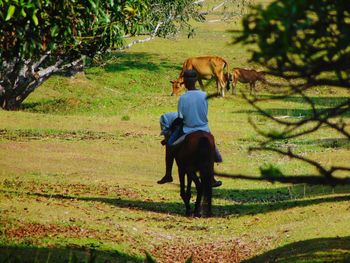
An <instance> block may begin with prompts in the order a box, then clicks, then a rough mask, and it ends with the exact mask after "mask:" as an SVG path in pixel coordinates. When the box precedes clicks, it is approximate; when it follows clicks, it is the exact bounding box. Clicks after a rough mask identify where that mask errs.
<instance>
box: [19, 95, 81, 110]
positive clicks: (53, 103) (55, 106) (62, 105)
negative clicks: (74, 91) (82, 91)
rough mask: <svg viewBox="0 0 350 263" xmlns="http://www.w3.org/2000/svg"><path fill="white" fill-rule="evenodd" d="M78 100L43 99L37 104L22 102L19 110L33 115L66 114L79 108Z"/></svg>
mask: <svg viewBox="0 0 350 263" xmlns="http://www.w3.org/2000/svg"><path fill="white" fill-rule="evenodd" d="M79 104H80V101H79V99H73V98H71V99H63V98H56V99H43V100H40V101H38V102H23V104H22V105H21V110H23V111H28V112H34V113H63V112H64V113H68V112H72V111H74V110H76V109H77V108H78V107H79Z"/></svg>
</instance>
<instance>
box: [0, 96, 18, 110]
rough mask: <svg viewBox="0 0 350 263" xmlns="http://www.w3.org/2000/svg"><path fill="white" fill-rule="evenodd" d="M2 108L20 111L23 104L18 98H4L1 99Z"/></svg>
mask: <svg viewBox="0 0 350 263" xmlns="http://www.w3.org/2000/svg"><path fill="white" fill-rule="evenodd" d="M0 102H1V108H3V109H4V110H19V109H20V107H21V104H22V102H21V101H18V100H17V98H11V97H10V98H5V97H4V98H2V99H0Z"/></svg>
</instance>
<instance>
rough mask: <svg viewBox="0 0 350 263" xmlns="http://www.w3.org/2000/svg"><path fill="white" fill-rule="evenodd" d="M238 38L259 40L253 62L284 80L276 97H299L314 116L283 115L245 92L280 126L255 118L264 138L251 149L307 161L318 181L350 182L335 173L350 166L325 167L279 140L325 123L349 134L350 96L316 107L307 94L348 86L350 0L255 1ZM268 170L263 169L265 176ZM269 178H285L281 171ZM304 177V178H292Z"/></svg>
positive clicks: (244, 41)
mask: <svg viewBox="0 0 350 263" xmlns="http://www.w3.org/2000/svg"><path fill="white" fill-rule="evenodd" d="M235 43H241V44H245V45H255V46H252V50H251V54H252V56H251V61H253V62H255V63H258V64H260V65H261V66H263V67H265V68H266V69H267V73H268V74H269V75H271V76H276V77H279V78H281V79H283V80H284V83H283V85H278V84H276V83H275V85H274V86H275V87H278V88H279V91H280V92H281V93H282V95H281V96H279V97H278V99H281V98H287V97H288V96H291V95H295V96H299V98H300V99H302V100H303V101H304V102H305V103H307V105H308V107H309V110H310V115H308V116H304V117H302V118H300V119H297V120H294V121H293V120H290V121H289V120H288V119H280V118H276V117H275V116H273V114H271V113H269V112H268V111H267V110H265V109H263V108H262V107H261V106H260V105H261V104H260V102H261V101H263V100H265V99H262V98H257V97H253V98H251V97H248V96H246V95H244V97H245V98H246V99H247V100H248V102H249V103H250V104H251V105H252V106H253V107H254V108H255V109H257V110H258V111H259V113H260V114H262V115H263V116H264V117H265V118H266V120H267V121H271V122H272V123H275V124H278V126H279V129H277V130H276V129H275V130H272V131H271V130H261V129H259V128H258V125H256V124H255V123H253V122H252V124H253V126H254V127H255V128H256V130H257V131H258V133H260V134H261V135H263V136H264V137H265V141H264V142H263V143H261V145H260V146H259V147H255V148H252V149H251V150H267V151H272V152H277V153H279V154H282V155H286V156H288V157H291V158H295V159H298V160H301V161H304V162H307V163H309V164H310V165H312V166H314V167H315V168H316V169H317V170H318V172H319V173H320V174H321V175H323V176H324V178H325V179H322V178H321V179H320V180H317V179H316V181H313V180H314V178H313V180H311V181H313V182H315V183H316V182H321V181H322V182H329V183H331V182H339V183H344V182H345V183H349V182H350V180H349V178H345V179H344V178H337V173H339V171H342V172H343V174H344V173H345V174H348V172H349V171H350V167H343V166H338V165H332V166H330V167H326V166H324V165H322V164H320V163H319V162H318V161H317V160H312V159H309V158H306V157H304V156H301V155H298V154H296V153H294V152H293V150H292V149H291V148H288V149H283V148H280V147H278V145H279V144H278V142H279V141H288V140H291V139H294V138H298V137H302V136H304V135H307V134H311V133H315V132H317V131H319V130H320V129H321V128H323V127H328V128H330V129H332V130H334V131H335V132H336V133H338V134H339V136H342V137H343V138H346V139H350V130H349V122H348V121H347V120H346V118H345V116H346V114H348V113H349V111H350V99H349V97H344V98H343V99H342V100H340V101H338V102H337V104H336V105H334V106H332V107H329V108H323V109H318V108H317V106H316V103H315V101H314V100H313V99H312V98H310V96H308V91H309V90H311V89H314V88H315V87H318V88H324V86H332V87H337V88H340V89H345V90H349V88H350V48H349V47H350V2H349V1H347V0H336V1H334V0H308V1H305V0H276V1H274V2H272V3H270V4H269V5H268V6H267V7H266V8H263V7H262V6H255V7H253V8H252V9H251V12H250V14H249V15H247V16H245V17H244V19H243V30H242V31H241V32H240V33H239V36H238V37H236V38H235ZM256 47H257V48H256ZM285 87H286V88H285ZM267 126H268V125H267ZM345 158H346V157H345ZM270 172H271V171H270ZM268 174H269V173H265V175H266V176H267V177H269V175H268ZM275 174H276V173H275ZM270 175H271V173H270ZM267 179H271V180H277V181H278V180H279V181H283V180H284V181H285V178H284V179H283V178H281V177H280V176H274V178H271V176H270V178H267ZM300 181H302V178H301V179H300V180H296V181H294V182H300ZM311 181H310V182H311Z"/></svg>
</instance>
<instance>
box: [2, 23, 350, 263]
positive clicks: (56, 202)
mask: <svg viewBox="0 0 350 263" xmlns="http://www.w3.org/2000/svg"><path fill="white" fill-rule="evenodd" d="M196 27H197V34H196V36H195V38H191V39H187V37H186V36H185V35H184V36H180V37H179V38H176V39H156V40H154V41H152V42H148V43H145V44H140V45H136V46H134V47H132V48H131V49H130V50H127V51H125V52H122V53H117V54H114V55H112V56H110V57H109V58H108V60H107V61H106V64H105V65H104V66H103V67H90V68H88V69H87V70H86V72H85V75H78V76H76V77H74V78H67V77H64V76H60V75H57V76H54V77H52V78H50V79H49V80H48V81H47V82H46V83H45V84H44V85H43V86H41V87H40V88H39V89H38V90H37V91H35V92H34V93H32V94H31V96H30V97H29V98H28V99H27V100H26V101H25V103H24V107H23V109H22V110H21V111H17V112H7V111H0V157H1V158H0V247H1V248H0V262H2V261H4V260H5V259H6V257H8V256H9V255H10V254H11V255H13V254H15V255H17V256H18V257H20V258H21V257H22V259H23V258H31V259H32V258H33V257H34V259H33V260H32V261H34V262H35V261H36V262H46V261H47V258H48V257H49V255H51V256H50V258H49V261H51V262H62V259H63V258H64V259H65V260H66V261H69V260H70V262H73V261H74V260H77V259H72V258H73V257H77V258H79V260H81V261H84V262H86V261H88V260H90V259H91V251H93V253H96V255H97V262H105V260H106V259H107V260H110V261H112V262H140V261H142V259H143V258H144V256H145V251H147V252H149V253H150V254H152V255H153V256H154V257H155V258H156V259H157V260H159V262H176V261H178V262H184V260H185V259H187V258H188V257H189V256H191V255H193V259H194V262H204V261H208V259H209V258H210V257H212V258H213V259H216V261H218V262H237V261H241V260H244V259H247V260H248V259H249V258H250V259H251V260H253V261H254V260H256V261H255V262H266V261H267V260H268V259H271V258H273V259H274V260H276V261H280V262H346V260H348V259H349V246H348V243H349V236H350V230H349V227H348V222H349V220H350V213H349V209H350V208H349V199H350V195H349V193H350V187H349V186H337V187H330V186H307V185H295V186H292V185H282V184H271V183H269V182H260V181H251V180H233V179H230V178H221V180H223V186H222V187H220V188H218V189H215V190H214V201H213V202H214V207H213V213H214V217H213V218H209V219H208V218H199V219H194V218H186V217H184V207H183V204H182V201H181V198H180V196H179V186H178V180H177V177H176V169H175V168H174V171H173V172H174V178H175V181H174V183H172V184H167V185H162V186H159V185H157V184H156V181H157V180H159V179H160V178H161V177H162V176H163V174H164V171H165V167H164V148H163V147H162V146H161V145H160V141H161V140H162V138H161V137H160V136H159V117H160V115H161V114H162V113H164V112H167V111H176V105H177V100H178V98H177V97H171V96H169V95H170V92H171V89H170V83H169V81H170V80H172V79H175V78H176V77H177V76H178V74H179V71H180V69H181V65H182V63H183V61H184V59H186V58H187V57H189V56H196V55H207V54H209V55H220V56H223V57H225V58H226V59H227V60H228V61H229V63H230V67H231V68H233V67H235V66H240V67H254V65H252V64H249V63H248V58H249V54H248V52H247V51H246V50H245V49H244V47H241V46H232V45H229V42H230V40H231V36H232V35H231V34H230V33H227V32H226V30H228V29H232V28H234V27H237V25H235V24H228V23H210V24H203V25H202V24H198V25H196ZM214 86H215V85H214V82H209V83H208V84H207V92H208V93H213V92H215V87H214ZM238 89H248V87H246V86H244V85H242V84H240V85H239V86H238ZM259 96H262V97H274V98H275V99H274V100H272V101H270V102H265V103H263V106H264V107H265V108H267V109H268V111H269V112H270V113H271V114H273V115H275V116H284V115H288V116H290V117H291V119H293V118H298V117H299V116H300V115H303V116H308V114H310V109H309V108H307V104H306V103H305V102H304V101H303V100H302V99H300V98H299V97H290V98H286V99H281V98H279V97H278V96H276V95H271V94H269V93H268V91H266V90H265V89H263V90H262V91H260V92H259ZM310 96H311V97H312V99H313V100H314V102H315V104H316V106H317V108H318V109H320V110H322V109H323V108H327V107H331V106H332V105H334V104H335V103H337V102H339V101H342V100H343V99H344V97H348V96H349V93H347V92H345V91H342V90H338V89H335V88H332V87H325V89H318V90H314V91H311V92H310ZM249 116H250V118H252V119H253V120H254V121H255V122H256V123H257V124H258V126H259V127H260V128H263V129H271V128H277V127H274V126H273V125H272V124H270V123H268V122H266V120H265V119H264V118H263V117H262V116H261V115H259V114H258V113H257V112H256V111H255V110H254V109H252V108H251V107H250V106H249V105H248V104H247V102H246V101H245V100H244V99H243V98H242V97H241V96H240V95H236V96H233V95H231V94H227V96H226V97H225V98H224V99H222V98H215V99H212V100H210V102H209V124H210V128H211V131H212V133H213V134H214V135H215V138H216V142H217V144H218V146H219V148H220V151H221V152H222V155H223V158H224V163H223V164H220V165H218V166H216V170H217V171H219V172H221V173H228V174H244V175H249V176H260V167H262V168H263V169H264V168H265V169H270V168H271V167H272V168H273V169H274V171H275V172H276V173H277V174H278V172H279V171H280V172H282V173H283V174H287V175H299V174H301V175H305V174H315V173H316V171H315V170H314V169H313V168H312V167H309V166H307V165H306V164H304V163H301V162H298V161H295V160H290V159H289V158H286V157H283V156H279V155H277V154H272V153H268V152H252V153H250V154H249V153H248V149H249V147H251V146H256V145H257V144H258V143H259V142H260V141H261V140H262V138H261V136H259V135H257V134H256V132H255V131H254V129H253V128H252V127H251V126H250V125H249V123H248V117H249ZM345 121H347V122H348V116H345ZM275 145H278V146H280V147H292V148H293V149H294V150H295V151H296V152H297V153H299V154H302V155H303V156H306V157H310V158H315V159H317V160H319V161H320V162H321V163H322V164H324V165H326V166H330V165H334V164H337V165H348V163H349V157H350V149H349V141H348V140H345V139H343V138H341V136H339V135H338V134H336V133H334V132H332V131H331V130H329V129H326V128H324V129H321V130H320V131H319V132H317V133H315V134H312V135H308V136H306V137H305V138H298V139H294V140H288V141H285V140H282V141H279V142H276V143H275ZM269 167H270V168H269ZM89 253H90V254H89ZM35 257H36V258H37V259H35ZM212 261H214V260H212ZM209 262H210V260H209Z"/></svg>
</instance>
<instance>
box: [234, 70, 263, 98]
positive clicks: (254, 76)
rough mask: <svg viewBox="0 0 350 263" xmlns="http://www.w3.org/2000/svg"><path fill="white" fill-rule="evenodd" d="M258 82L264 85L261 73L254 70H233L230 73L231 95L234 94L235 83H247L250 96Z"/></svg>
mask: <svg viewBox="0 0 350 263" xmlns="http://www.w3.org/2000/svg"><path fill="white" fill-rule="evenodd" d="M258 80H259V81H261V82H263V83H266V79H265V73H264V72H263V71H256V70H254V69H242V68H234V69H233V72H232V94H234V93H236V85H237V81H239V82H241V83H249V85H250V94H252V91H253V90H254V93H255V92H256V89H255V83H256V82H257V81H258Z"/></svg>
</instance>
